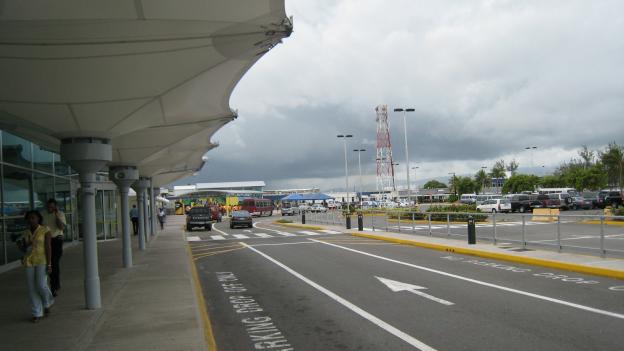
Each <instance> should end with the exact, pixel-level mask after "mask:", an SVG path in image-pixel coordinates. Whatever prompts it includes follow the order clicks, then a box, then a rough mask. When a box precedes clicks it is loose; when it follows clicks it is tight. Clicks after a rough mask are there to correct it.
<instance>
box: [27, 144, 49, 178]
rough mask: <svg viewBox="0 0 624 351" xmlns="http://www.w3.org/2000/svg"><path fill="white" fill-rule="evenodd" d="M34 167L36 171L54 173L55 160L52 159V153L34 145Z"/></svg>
mask: <svg viewBox="0 0 624 351" xmlns="http://www.w3.org/2000/svg"><path fill="white" fill-rule="evenodd" d="M32 148H33V165H34V167H35V169H38V170H40V171H44V172H48V173H52V171H53V169H52V164H53V163H54V158H53V157H52V155H53V154H52V152H50V151H48V150H44V149H42V148H41V146H39V145H35V144H33V147H32Z"/></svg>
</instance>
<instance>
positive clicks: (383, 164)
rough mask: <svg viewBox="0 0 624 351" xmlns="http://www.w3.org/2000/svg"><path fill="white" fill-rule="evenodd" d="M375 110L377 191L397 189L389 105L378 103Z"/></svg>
mask: <svg viewBox="0 0 624 351" xmlns="http://www.w3.org/2000/svg"><path fill="white" fill-rule="evenodd" d="M375 111H376V112H377V118H376V121H377V191H387V190H396V188H395V186H394V165H393V162H392V161H393V160H392V144H391V143H390V129H389V128H388V106H387V105H378V106H377V107H375Z"/></svg>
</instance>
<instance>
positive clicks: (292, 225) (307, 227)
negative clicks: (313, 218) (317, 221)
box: [273, 221, 325, 230]
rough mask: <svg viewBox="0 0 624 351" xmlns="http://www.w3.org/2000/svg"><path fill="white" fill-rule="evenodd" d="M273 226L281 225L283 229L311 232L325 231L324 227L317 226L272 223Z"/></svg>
mask: <svg viewBox="0 0 624 351" xmlns="http://www.w3.org/2000/svg"><path fill="white" fill-rule="evenodd" d="M273 224H277V225H281V226H283V227H291V228H301V229H311V230H323V229H325V227H319V226H314V225H308V224H297V223H280V222H278V221H273Z"/></svg>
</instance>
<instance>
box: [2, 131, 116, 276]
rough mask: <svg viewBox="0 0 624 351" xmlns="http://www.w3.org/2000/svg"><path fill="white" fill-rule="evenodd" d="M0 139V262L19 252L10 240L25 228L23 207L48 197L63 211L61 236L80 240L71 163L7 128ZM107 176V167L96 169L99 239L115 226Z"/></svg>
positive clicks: (42, 203)
mask: <svg viewBox="0 0 624 351" xmlns="http://www.w3.org/2000/svg"><path fill="white" fill-rule="evenodd" d="M0 145H2V153H1V154H0V193H1V194H0V206H1V207H0V208H2V211H1V213H0V265H3V264H6V263H9V262H13V261H16V260H19V259H20V258H21V256H22V253H21V252H20V251H19V250H18V249H17V247H16V245H15V241H16V240H17V239H18V238H19V237H20V236H21V233H22V232H23V231H24V230H25V229H26V227H25V223H24V220H23V216H24V213H25V212H26V211H28V210H30V209H37V210H44V208H45V204H46V202H47V200H48V199H56V201H57V202H58V206H59V209H60V210H61V211H63V212H65V215H66V218H67V227H66V229H65V235H64V238H65V240H66V241H74V240H79V238H80V234H79V231H78V228H79V223H78V222H79V218H78V202H79V199H78V196H77V194H78V193H79V192H78V188H79V183H78V179H77V177H76V175H75V174H72V173H73V172H72V170H71V168H70V167H69V166H68V165H67V164H65V163H63V162H61V159H60V156H59V155H58V154H56V153H54V152H51V151H49V150H46V149H44V148H42V147H41V146H39V145H37V144H35V143H32V142H30V141H29V140H26V139H24V138H21V137H18V136H16V135H13V134H11V133H9V132H6V131H2V130H0ZM106 178H107V174H106V173H102V174H99V175H98V180H101V181H102V184H103V186H102V189H101V190H98V193H97V196H96V198H97V202H96V212H97V219H96V223H97V229H98V232H97V233H98V238H99V239H110V238H115V237H116V236H117V232H118V230H119V228H118V221H117V218H118V213H117V211H118V210H117V209H118V206H117V198H118V196H117V192H116V190H114V189H115V188H114V187H113V186H111V183H110V182H108V181H107V180H106Z"/></svg>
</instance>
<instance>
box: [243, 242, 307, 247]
mask: <svg viewBox="0 0 624 351" xmlns="http://www.w3.org/2000/svg"><path fill="white" fill-rule="evenodd" d="M299 244H316V243H313V242H311V241H296V242H294V243H277V244H251V245H249V246H253V247H257V246H283V245H299Z"/></svg>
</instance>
